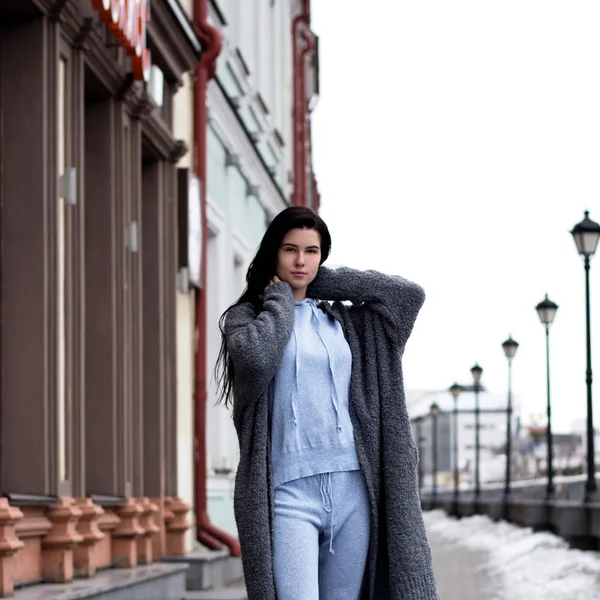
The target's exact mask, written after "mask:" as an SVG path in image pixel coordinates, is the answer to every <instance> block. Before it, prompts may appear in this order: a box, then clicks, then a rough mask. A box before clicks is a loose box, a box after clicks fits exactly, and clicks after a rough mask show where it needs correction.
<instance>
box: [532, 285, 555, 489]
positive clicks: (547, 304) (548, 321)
mask: <svg viewBox="0 0 600 600" xmlns="http://www.w3.org/2000/svg"><path fill="white" fill-rule="evenodd" d="M535 309H536V310H537V312H538V315H539V316H540V321H541V322H542V324H543V325H544V326H545V327H546V392H547V395H546V419H547V421H548V426H547V427H546V451H547V459H546V464H547V469H548V484H547V486H546V497H547V498H551V497H552V496H553V494H554V469H553V465H552V462H553V457H554V450H553V447H552V446H553V443H552V405H551V403H550V325H552V322H553V321H554V317H555V315H556V311H557V310H558V304H555V303H554V302H552V300H548V294H546V297H545V298H544V300H542V302H540V303H539V304H538V305H537V306H536V307H535Z"/></svg>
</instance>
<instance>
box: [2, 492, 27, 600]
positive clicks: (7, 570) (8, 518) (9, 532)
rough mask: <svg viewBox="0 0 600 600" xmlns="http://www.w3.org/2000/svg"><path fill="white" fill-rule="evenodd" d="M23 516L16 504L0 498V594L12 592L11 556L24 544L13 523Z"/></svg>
mask: <svg viewBox="0 0 600 600" xmlns="http://www.w3.org/2000/svg"><path fill="white" fill-rule="evenodd" d="M22 518H23V513H22V512H21V510H20V509H19V508H18V507H16V506H10V504H9V503H8V500H7V499H6V498H0V596H11V595H12V593H13V592H14V582H13V578H12V574H13V567H12V562H13V560H12V559H13V556H14V554H15V552H17V550H19V549H20V548H22V547H23V546H24V544H23V542H22V541H21V540H20V539H19V538H18V537H17V536H16V535H15V525H16V523H17V521H19V520H21V519H22Z"/></svg>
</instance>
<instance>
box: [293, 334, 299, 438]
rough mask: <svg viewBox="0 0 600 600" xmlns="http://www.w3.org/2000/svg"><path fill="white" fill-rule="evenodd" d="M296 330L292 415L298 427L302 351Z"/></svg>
mask: <svg viewBox="0 0 600 600" xmlns="http://www.w3.org/2000/svg"><path fill="white" fill-rule="evenodd" d="M293 332H294V344H295V345H296V360H295V362H296V381H295V382H294V389H293V390H292V417H293V419H294V426H295V427H298V418H297V416H296V403H297V402H298V397H299V396H300V390H299V387H298V385H299V384H298V380H299V377H298V374H299V373H300V353H299V352H298V338H297V337H296V330H295V329H294V330H293Z"/></svg>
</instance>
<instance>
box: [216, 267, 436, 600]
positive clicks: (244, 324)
mask: <svg viewBox="0 0 600 600" xmlns="http://www.w3.org/2000/svg"><path fill="white" fill-rule="evenodd" d="M308 293H309V296H310V297H312V298H318V299H319V300H323V301H332V303H331V302H322V303H321V305H320V306H321V308H322V310H324V311H326V312H327V313H328V314H329V315H330V316H331V318H335V319H337V320H338V321H339V322H340V323H341V325H342V328H343V330H344V335H345V336H346V339H347V340H348V343H349V345H350V349H351V351H352V360H353V364H352V376H351V385H350V388H351V389H350V416H351V419H352V423H353V426H354V436H355V441H356V446H357V450H358V456H359V460H360V464H361V468H362V470H363V472H364V475H365V478H366V482H367V488H368V492H369V499H370V504H371V539H370V546H369V548H370V549H369V559H368V565H367V568H366V569H365V580H364V583H363V591H362V595H361V600H388V599H389V600H439V599H438V594H437V591H436V584H435V579H434V574H433V568H432V563H431V552H430V548H429V544H428V541H427V535H426V531H425V527H424V524H423V518H422V514H421V506H420V502H419V496H418V486H417V461H418V457H417V450H416V447H415V444H414V441H413V437H412V432H411V427H410V420H409V417H408V412H407V409H406V402H405V397H404V386H403V380H402V365H401V360H402V355H403V352H404V347H405V344H406V341H407V340H408V337H409V335H410V333H411V331H412V328H413V325H414V323H415V319H416V317H417V314H418V312H419V310H420V308H421V306H422V304H423V302H424V300H425V294H424V292H423V290H422V289H421V288H420V287H419V286H418V285H416V284H414V283H411V282H409V281H407V280H405V279H403V278H401V277H393V276H388V275H383V274H381V273H377V272H374V271H356V270H353V269H346V268H340V269H335V270H333V269H328V268H325V267H321V268H320V269H319V273H318V275H317V277H316V279H315V280H314V282H313V283H312V284H311V286H310V287H309V290H308ZM344 301H350V302H351V303H352V304H351V305H347V304H346V303H344ZM293 324H294V298H293V295H292V289H291V287H290V285H289V284H288V283H285V282H281V283H276V284H274V285H272V286H271V287H269V288H268V290H267V291H266V292H265V294H264V297H263V299H262V310H259V311H257V310H256V309H255V308H254V307H253V306H252V305H251V304H250V303H243V304H240V305H238V306H236V307H235V308H233V309H232V310H231V311H230V312H229V313H228V315H227V318H226V321H225V339H226V344H227V349H228V351H229V353H230V356H231V358H232V360H233V363H234V366H235V378H234V382H233V385H234V387H233V398H234V400H233V421H234V425H235V428H236V431H237V434H238V439H239V445H240V462H239V466H238V470H237V475H236V481H235V492H234V511H235V518H236V522H237V526H238V534H239V539H240V544H241V548H242V562H243V567H244V576H245V579H246V587H247V590H248V598H249V600H276V593H275V587H274V582H273V566H272V562H273V561H272V525H273V482H272V477H271V472H270V457H269V414H268V412H269V411H268V406H269V402H268V389H269V384H270V382H271V380H272V379H273V377H274V375H275V373H276V371H277V368H278V366H279V363H280V361H281V357H282V355H283V351H284V348H285V345H286V344H287V342H288V340H289V338H290V336H291V333H292V328H293Z"/></svg>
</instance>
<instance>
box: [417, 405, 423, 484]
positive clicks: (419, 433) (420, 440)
mask: <svg viewBox="0 0 600 600" xmlns="http://www.w3.org/2000/svg"><path fill="white" fill-rule="evenodd" d="M415 423H416V425H417V428H416V429H417V430H416V432H415V433H416V435H417V452H418V455H419V465H418V476H419V492H420V491H421V490H422V489H423V447H422V445H423V431H422V426H423V417H417V418H416V419H415Z"/></svg>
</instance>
